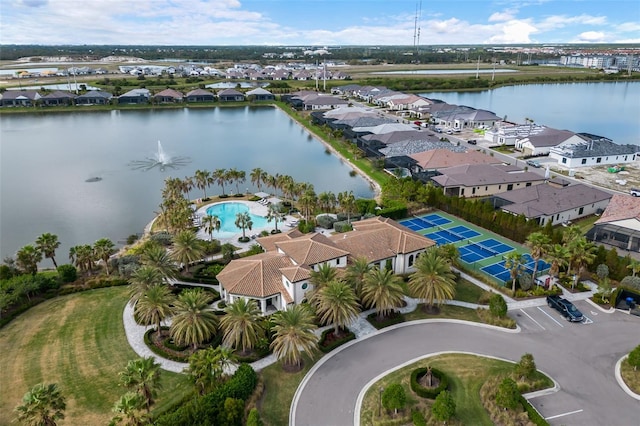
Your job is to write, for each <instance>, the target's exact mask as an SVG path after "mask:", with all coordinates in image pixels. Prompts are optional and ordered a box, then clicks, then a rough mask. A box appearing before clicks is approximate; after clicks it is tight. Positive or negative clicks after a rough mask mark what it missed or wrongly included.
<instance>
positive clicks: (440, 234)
mask: <svg viewBox="0 0 640 426" xmlns="http://www.w3.org/2000/svg"><path fill="white" fill-rule="evenodd" d="M478 235H480V233H479V232H477V231H474V230H473V229H469V228H467V227H466V226H462V225H459V226H455V227H453V228H450V229H441V230H439V231H436V232H431V233H429V234H426V235H425V237H427V238H430V239H432V240H433V241H435V242H436V244H437V245H439V246H441V245H443V244H451V243H457V242H458V241H462V240H466V239H469V238H473V237H477V236H478Z"/></svg>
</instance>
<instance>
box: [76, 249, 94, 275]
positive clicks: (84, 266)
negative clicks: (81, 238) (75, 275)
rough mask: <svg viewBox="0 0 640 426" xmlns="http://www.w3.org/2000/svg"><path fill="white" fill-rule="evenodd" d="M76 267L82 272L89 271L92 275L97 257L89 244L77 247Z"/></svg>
mask: <svg viewBox="0 0 640 426" xmlns="http://www.w3.org/2000/svg"><path fill="white" fill-rule="evenodd" d="M75 256H76V266H78V268H80V270H84V271H88V272H89V273H91V270H92V269H93V262H94V261H95V255H94V253H93V247H91V246H90V245H89V244H83V245H81V246H76V247H75Z"/></svg>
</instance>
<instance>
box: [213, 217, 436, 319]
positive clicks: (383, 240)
mask: <svg viewBox="0 0 640 426" xmlns="http://www.w3.org/2000/svg"><path fill="white" fill-rule="evenodd" d="M352 225H353V231H349V232H345V233H337V234H333V235H330V236H326V235H324V234H322V233H318V232H314V233H310V234H303V233H301V232H300V231H298V230H297V229H294V230H291V231H289V232H285V233H281V234H276V235H270V236H267V237H263V238H258V239H257V240H256V241H257V243H258V244H259V245H260V246H261V247H262V248H263V249H264V250H265V252H264V253H260V254H257V255H254V256H249V257H245V258H241V259H235V260H232V261H231V262H230V263H229V264H228V265H227V266H226V267H225V268H224V270H223V271H222V272H220V273H219V274H218V276H217V278H218V281H219V282H220V288H221V293H222V298H223V299H224V300H225V301H226V302H227V303H233V301H235V300H237V299H238V298H245V299H253V300H255V301H256V302H257V304H258V306H259V307H260V309H261V311H262V313H263V314H268V313H271V312H274V311H277V310H283V309H286V308H287V306H288V305H292V304H299V303H302V302H303V301H304V300H306V298H307V296H306V295H307V292H308V291H310V290H312V289H313V285H312V284H311V283H310V281H309V280H310V278H311V272H312V271H314V270H316V271H317V270H318V269H319V268H320V266H321V265H324V264H328V265H330V266H332V267H335V268H340V269H344V268H346V267H347V265H348V264H349V263H350V262H352V261H353V260H354V259H356V258H360V257H364V258H366V259H367V260H368V261H369V264H370V265H371V266H373V267H378V268H389V269H391V270H392V271H393V272H394V273H396V274H404V273H410V272H413V271H415V267H414V263H415V260H416V258H417V257H418V255H419V254H420V253H422V252H424V251H425V250H427V249H428V248H430V247H433V246H435V242H434V241H433V240H431V239H429V238H427V237H425V236H423V235H420V234H418V233H417V232H414V231H411V230H409V229H408V228H406V227H404V226H402V225H400V224H398V223H397V222H395V221H394V220H392V219H388V218H383V217H375V218H370V219H364V220H361V221H358V222H354V223H353V224H352Z"/></svg>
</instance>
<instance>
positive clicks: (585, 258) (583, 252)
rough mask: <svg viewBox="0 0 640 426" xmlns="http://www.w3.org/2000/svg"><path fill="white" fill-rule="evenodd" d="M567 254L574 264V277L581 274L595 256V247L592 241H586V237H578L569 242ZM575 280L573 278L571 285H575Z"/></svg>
mask: <svg viewBox="0 0 640 426" xmlns="http://www.w3.org/2000/svg"><path fill="white" fill-rule="evenodd" d="M568 249H569V254H570V256H571V261H572V263H573V264H574V265H575V268H576V269H575V273H576V278H577V277H579V276H580V275H582V273H583V271H584V269H585V268H586V267H587V265H590V264H591V263H592V262H593V261H594V259H595V258H596V255H595V251H596V248H595V246H594V245H593V243H592V242H590V241H587V238H586V237H584V236H582V237H579V238H577V239H575V240H573V241H572V242H571V244H569V247H568ZM575 283H576V280H573V282H572V284H571V287H572V288H573V286H574V285H575Z"/></svg>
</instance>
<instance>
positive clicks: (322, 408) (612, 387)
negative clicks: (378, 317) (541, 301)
mask: <svg viewBox="0 0 640 426" xmlns="http://www.w3.org/2000/svg"><path fill="white" fill-rule="evenodd" d="M639 341H640V321H638V318H634V317H630V316H629V315H625V314H622V313H614V314H611V315H605V314H600V315H599V316H598V317H597V321H594V322H593V323H592V324H588V325H585V324H568V323H564V327H562V328H561V327H556V328H555V329H551V328H549V329H545V330H539V329H538V330H536V329H535V328H533V327H524V328H523V331H522V332H520V333H513V332H511V333H509V332H505V331H503V330H498V329H495V328H486V327H481V326H474V325H470V324H460V323H449V322H446V323H442V322H440V323H433V322H425V321H420V322H415V323H407V324H406V325H404V324H403V326H402V327H399V328H395V329H391V330H388V331H384V332H381V333H379V334H376V335H373V336H371V337H369V338H366V339H364V340H361V341H357V342H356V343H355V344H353V345H351V346H348V347H345V348H344V349H342V350H341V351H339V352H336V353H335V354H333V355H332V356H330V357H328V358H325V359H323V360H322V361H321V362H322V364H319V365H316V367H317V368H315V369H313V370H311V371H310V372H309V373H308V374H307V377H305V380H304V381H303V382H302V384H301V385H300V387H299V388H298V391H297V393H296V398H295V399H294V404H293V406H292V409H291V411H292V413H291V418H290V424H291V425H294V426H307V425H309V426H310V425H318V426H326V425H332V426H343V425H344V426H347V425H352V424H353V422H354V411H355V408H356V400H357V398H358V394H359V392H360V391H361V390H362V389H363V388H364V387H365V386H366V385H367V383H368V382H370V381H371V380H372V379H373V378H375V377H376V376H378V375H380V374H382V373H384V372H385V371H387V370H389V369H393V368H394V367H396V366H398V365H400V364H403V363H405V362H407V361H409V360H412V359H415V358H418V357H423V356H425V355H426V354H429V353H433V352H441V351H462V352H474V353H478V354H482V355H491V356H496V357H501V358H506V359H511V360H514V361H517V360H519V359H520V357H521V356H522V355H523V354H524V353H527V352H528V353H532V354H533V356H534V358H535V361H536V364H537V366H538V368H539V369H540V370H543V371H544V372H546V373H547V374H549V375H550V376H552V377H553V378H554V379H555V380H556V381H557V382H558V384H559V386H560V391H559V392H557V393H554V394H551V395H547V396H541V397H537V398H535V399H533V400H532V401H531V402H532V403H533V404H534V405H535V406H536V408H538V410H539V411H540V412H541V413H542V415H543V416H544V417H547V418H548V419H549V421H550V423H551V424H563V425H605V424H606V425H632V424H636V425H637V424H640V417H639V416H640V404H639V403H638V401H636V400H634V399H632V398H631V397H630V396H628V395H627V394H626V393H624V392H623V390H622V389H621V388H620V386H619V385H618V384H617V382H616V380H615V377H614V367H615V364H616V362H617V361H618V359H619V358H620V357H621V356H623V355H624V354H626V353H628V352H629V351H630V350H631V349H633V348H634V347H635V346H636V345H638V343H639ZM556 416H557V417H556Z"/></svg>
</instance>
